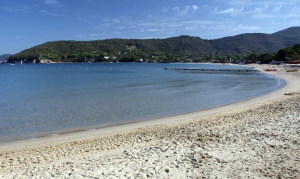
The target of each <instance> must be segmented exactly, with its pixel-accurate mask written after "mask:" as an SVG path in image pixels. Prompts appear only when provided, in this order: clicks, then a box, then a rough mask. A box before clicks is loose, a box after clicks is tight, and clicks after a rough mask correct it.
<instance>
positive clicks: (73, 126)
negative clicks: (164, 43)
mask: <svg viewBox="0 0 300 179" xmlns="http://www.w3.org/2000/svg"><path fill="white" fill-rule="evenodd" d="M164 68H208V69H211V68H230V69H233V68H242V69H244V68H247V69H249V68H248V67H242V66H232V65H230V66H227V65H220V66H218V65H201V64H144V63H120V64H23V65H20V64H16V65H8V64H0V142H3V141H8V140H15V139H21V138H26V137H33V136H39V135H48V134H55V133H60V132H62V131H73V130H80V129H86V128H93V127H104V126H110V125H116V124H121V123H129V122H134V121H141V120H148V119H153V118H158V117H163V116H168V115H174V114H180V113H185V112H191V111H196V110H203V109H207V108H212V107H216V106H220V105H224V104H228V103H233V102H237V101H240V100H245V99H248V98H252V97H255V96H258V95H262V94H265V93H268V92H271V91H274V90H276V89H278V88H280V87H282V86H284V82H282V80H279V79H277V78H275V77H272V76H266V75H264V74H262V73H249V72H248V73H241V72H240V73H232V72H231V73H189V72H187V71H169V70H164Z"/></svg>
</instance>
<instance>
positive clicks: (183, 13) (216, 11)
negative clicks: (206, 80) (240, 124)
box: [0, 0, 300, 55]
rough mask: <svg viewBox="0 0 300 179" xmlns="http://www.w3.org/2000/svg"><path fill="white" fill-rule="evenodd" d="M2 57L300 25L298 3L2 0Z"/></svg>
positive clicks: (270, 30) (290, 0) (264, 0)
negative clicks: (55, 45)
mask: <svg viewBox="0 0 300 179" xmlns="http://www.w3.org/2000/svg"><path fill="white" fill-rule="evenodd" d="M0 24H1V25H0V41H1V42H0V55H1V54H7V53H9V54H15V53H18V52H20V51H22V50H25V49H27V48H31V47H33V46H36V45H40V44H43V43H45V42H48V41H57V40H79V41H83V40H102V39H111V38H124V39H132V38H134V39H152V38H159V39H164V38H169V37H175V36H180V35H189V36H196V37H200V38H202V39H218V38H222V37H227V36H234V35H238V34H242V33H267V34H271V33H274V32H277V31H280V30H284V29H287V28H289V27H294V26H300V0H285V1H283V0H1V1H0Z"/></svg>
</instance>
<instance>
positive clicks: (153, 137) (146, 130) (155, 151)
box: [0, 65, 300, 178]
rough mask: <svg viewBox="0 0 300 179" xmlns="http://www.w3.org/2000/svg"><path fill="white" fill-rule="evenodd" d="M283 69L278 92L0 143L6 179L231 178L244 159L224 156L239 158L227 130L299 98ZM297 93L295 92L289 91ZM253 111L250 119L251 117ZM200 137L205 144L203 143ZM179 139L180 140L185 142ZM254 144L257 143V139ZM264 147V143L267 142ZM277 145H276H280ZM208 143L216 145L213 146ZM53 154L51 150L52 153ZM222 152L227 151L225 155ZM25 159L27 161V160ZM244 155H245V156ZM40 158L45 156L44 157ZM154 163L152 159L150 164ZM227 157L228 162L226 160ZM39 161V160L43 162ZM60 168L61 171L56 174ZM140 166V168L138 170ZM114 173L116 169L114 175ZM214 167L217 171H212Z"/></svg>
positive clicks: (297, 80) (299, 86)
mask: <svg viewBox="0 0 300 179" xmlns="http://www.w3.org/2000/svg"><path fill="white" fill-rule="evenodd" d="M253 66H254V67H257V68H258V69H260V70H262V69H263V67H264V65H253ZM277 68H278V71H276V72H271V73H270V74H273V75H275V76H278V77H280V78H282V79H284V80H285V81H286V86H285V87H284V88H281V89H279V90H277V91H275V92H272V93H268V94H266V95H263V96H259V97H256V98H252V99H249V100H245V101H241V102H237V103H233V104H229V105H225V106H221V107H217V108H212V109H207V110H204V111H199V112H192V113H187V114H181V115H176V116H170V117H166V118H163V119H155V120H151V121H143V122H138V123H133V124H125V125H121V126H113V127H108V128H102V129H101V130H97V129H95V130H88V131H83V132H76V133H68V134H63V135H57V136H54V137H53V136H48V137H43V138H35V139H26V140H21V141H12V142H6V143H0V161H2V164H1V162H0V165H1V167H0V177H1V176H4V177H6V178H13V177H20V176H29V173H30V172H33V173H34V174H35V175H36V176H41V177H46V178H48V177H47V176H48V175H49V176H51V174H50V173H51V172H52V176H53V177H63V176H65V175H68V176H70V178H77V177H78V176H81V177H84V176H86V177H88V176H94V177H95V178H97V177H100V178H104V177H105V176H106V177H113V176H115V177H118V176H119V177H120V176H123V177H124V176H127V177H130V176H132V177H135V178H143V177H145V176H148V175H149V176H150V177H155V178H167V177H170V176H173V177H174V176H175V177H179V178H181V177H183V178H186V177H198V175H197V172H194V171H198V169H199V168H201V169H202V170H203V171H206V172H208V173H205V174H207V175H205V176H211V177H213V176H219V177H220V176H224V177H225V176H226V177H229V178H230V173H231V172H232V171H230V169H234V168H235V167H238V166H239V165H242V164H241V163H239V161H243V160H242V159H238V160H236V159H235V160H234V162H232V161H230V160H229V159H224V156H223V155H228V156H231V157H232V158H234V156H232V155H229V154H231V153H230V152H229V151H228V150H225V149H229V148H228V146H227V147H225V148H224V147H223V148H224V150H222V151H220V150H221V149H220V148H218V146H226V145H225V144H226V143H222V140H225V139H227V138H228V134H227V133H232V132H234V131H235V130H236V129H235V128H232V126H234V125H238V126H239V125H240V123H242V122H245V121H246V124H247V125H250V124H251V125H252V123H253V125H256V123H259V122H257V121H260V120H253V119H250V117H251V118H256V116H255V114H256V113H257V114H258V117H259V115H260V116H264V115H266V116H265V117H264V118H267V117H268V116H267V114H268V109H267V106H272V105H275V104H276V105H280V104H282V105H286V104H288V102H286V101H287V100H291V101H295V100H296V101H297V100H298V98H299V97H298V96H300V95H298V93H299V92H300V91H299V90H300V75H299V73H298V72H297V73H295V74H290V73H287V72H286V71H285V70H284V69H279V67H277ZM292 93H294V94H295V95H284V94H292ZM296 98H297V99H296ZM285 108H287V107H284V108H283V109H284V110H285ZM265 109H266V110H265ZM287 109H288V108H287ZM269 110H271V107H269ZM272 110H273V108H272ZM289 110H292V109H289ZM275 112H277V111H275ZM250 113H251V115H250ZM265 113H266V114H265ZM248 114H249V116H250V117H249V116H247V115H248ZM291 114H293V113H291ZM243 115H246V116H244V117H243V118H240V117H239V116H243ZM296 115H297V114H296ZM270 116H271V115H270ZM275 118H276V117H274V119H275ZM213 119H215V120H213ZM221 119H223V120H221ZM298 120H299V119H298ZM262 121H264V120H262ZM281 123H284V121H281ZM266 124H268V123H266ZM247 125H246V126H247ZM195 126H196V127H195ZM242 126H243V125H242ZM239 127H241V126H239ZM244 127H245V125H244ZM197 128H199V129H201V130H199V129H197ZM206 128H207V129H211V131H206ZM195 130H196V132H195ZM222 130H226V131H227V133H226V132H225V133H224V132H221V131H222ZM255 130H256V129H255V128H249V129H247V128H245V129H244V130H242V131H241V134H243V132H244V131H255ZM218 136H227V138H226V137H225V139H224V138H218ZM199 137H200V138H201V139H200V138H199ZM235 137H236V136H235V135H233V136H231V137H229V138H235ZM268 138H271V137H268ZM255 139H256V138H255ZM199 140H200V143H197V141H199ZM215 140H221V142H217V143H216V142H215V143H214V141H215ZM250 140H251V139H250ZM252 140H253V139H252ZM231 142H232V141H231ZM272 142H273V141H267V142H266V141H265V143H268V144H270V143H272ZM177 143H180V145H179V144H177ZM96 144H97V145H96ZM212 144H213V145H212ZM231 144H232V143H231ZM234 144H235V145H236V146H235V148H234V147H233V148H234V149H232V146H230V147H231V149H232V150H234V151H235V153H239V152H237V151H236V150H246V149H247V147H245V149H242V148H240V147H238V145H237V144H236V143H234ZM250 144H251V143H250ZM250 144H249V145H250ZM254 144H255V145H256V143H254ZM260 145H262V146H264V145H265V144H260ZM260 145H258V146H260ZM272 145H273V144H272ZM295 145H296V144H295ZM273 146H275V148H276V146H277V144H274V145H273ZM207 147H209V148H210V149H207ZM217 149H218V150H217ZM260 151H261V150H258V152H260ZM47 152H48V153H49V156H48V157H47V154H46V153H47ZM217 152H219V153H217ZM220 152H221V153H222V154H223V155H221V153H220ZM226 152H227V153H226ZM228 152H229V153H228ZM256 152H257V151H256ZM261 152H262V151H261ZM296 152H299V150H296ZM240 153H242V152H240ZM249 153H250V154H251V155H252V153H251V152H249V151H247V153H246V154H247V155H248V154H249ZM296 154H299V153H296ZM191 155H193V156H191ZM220 155H221V156H220ZM26 156H27V157H29V158H30V159H28V161H27V160H25V158H26ZM253 156H254V154H253ZM23 157H24V159H21V158H23ZM51 157H52V158H51ZM174 157H175V158H174ZM239 157H241V158H243V157H242V156H240V155H239ZM39 158H42V160H40V159H39ZM183 158H184V159H183ZM200 158H201V159H200ZM254 158H256V157H254ZM275 158H276V157H275ZM10 159H11V160H10ZM137 159H139V160H137ZM175 159H176V160H175ZM131 160H132V161H131ZM146 160H147V161H146ZM82 161H84V162H85V165H84V166H82V165H79V164H82V163H80V162H82ZM133 161H135V162H136V164H134V163H132V162H133ZM149 161H151V162H152V163H149ZM175 161H176V162H175ZM222 161H226V162H224V163H223V162H222ZM228 161H230V162H228ZM35 162H37V164H36V163H35ZM124 162H125V163H124ZM130 162H131V163H130ZM174 162H175V163H176V164H175V163H174ZM205 162H206V163H207V162H210V164H211V165H213V166H215V165H216V167H217V168H218V166H219V165H220V166H225V164H226V165H232V164H236V165H237V166H235V165H232V166H230V167H229V168H226V167H225V168H226V171H224V170H222V169H221V168H218V169H220V170H221V171H216V170H211V168H210V167H209V166H207V165H203V164H204V163H205ZM126 163H127V168H126ZM173 163H174V164H173ZM245 163H247V162H245ZM77 164H78V165H77ZM223 164H224V165H223ZM292 164H294V163H292ZM37 165H38V166H37ZM55 165H57V167H58V168H57V167H55ZM109 165H110V166H109ZM49 166H54V168H52V169H51V170H49V171H48V170H45V168H47V167H48V168H49ZM71 166H73V167H71ZM100 166H101V167H100ZM128 166H129V168H128ZM245 166H246V168H247V167H248V171H244V174H243V175H250V176H252V175H251V174H253V171H252V170H251V166H249V164H248V165H245ZM86 167H89V168H90V169H91V170H90V171H94V172H89V171H86V170H85V169H84V168H86ZM124 167H125V168H124ZM157 167H158V168H157ZM296 167H297V166H296ZM153 168H154V169H153ZM54 169H55V170H59V171H60V172H58V173H55V170H54ZM118 169H124V170H118ZM69 170H70V172H69ZM136 170H137V171H138V172H135V171H136ZM245 170H246V169H245ZM9 171H10V172H9ZM20 171H22V172H20ZM34 171H35V172H34ZM109 171H110V172H109ZM113 171H115V172H114V173H113ZM209 171H211V172H210V173H209ZM237 171H239V170H237ZM249 171H251V172H252V173H251V172H249ZM53 172H54V174H53ZM258 173H259V172H258ZM294 173H295V172H294ZM256 174H257V173H256ZM296 174H297V175H298V176H299V171H298V172H296ZM201 175H202V176H204V174H203V173H202V174H201V172H200V173H199V176H201ZM241 175H242V174H241V173H239V176H241ZM259 176H260V177H263V176H264V175H258V177H259ZM265 177H267V176H265ZM234 178H235V177H234Z"/></svg>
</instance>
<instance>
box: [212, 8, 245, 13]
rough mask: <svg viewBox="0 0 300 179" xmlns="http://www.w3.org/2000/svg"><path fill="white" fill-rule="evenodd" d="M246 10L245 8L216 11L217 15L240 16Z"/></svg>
mask: <svg viewBox="0 0 300 179" xmlns="http://www.w3.org/2000/svg"><path fill="white" fill-rule="evenodd" d="M243 10H244V7H242V8H240V9H237V8H232V7H231V8H228V9H226V10H223V11H219V12H218V11H216V13H217V14H240V13H242V12H243Z"/></svg>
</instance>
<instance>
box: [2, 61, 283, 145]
mask: <svg viewBox="0 0 300 179" xmlns="http://www.w3.org/2000/svg"><path fill="white" fill-rule="evenodd" d="M213 65H218V64H213ZM253 68H254V67H253ZM258 71H259V70H258ZM258 75H261V74H260V73H258ZM265 76H267V75H265ZM271 76H272V77H269V78H274V79H276V80H278V83H277V84H278V86H276V87H272V88H271V89H266V90H265V91H261V92H260V93H259V94H253V95H251V96H247V97H244V98H241V99H239V100H234V101H231V102H224V103H221V104H218V105H217V106H213V107H205V108H200V109H188V110H185V111H182V112H177V113H176V112H175V111H174V113H172V114H166V115H163V114H162V115H158V116H156V117H149V118H147V117H145V118H141V119H139V120H134V121H127V122H118V123H112V124H103V125H102V124H100V125H94V126H87V127H77V128H70V129H63V130H56V131H51V132H45V133H33V134H28V135H19V136H11V137H6V138H0V144H1V143H7V142H13V141H20V140H28V139H29V140H30V139H37V138H44V137H51V136H58V135H66V134H71V133H77V132H83V131H89V130H100V129H101V130H102V129H104V128H111V127H117V126H118V127H122V126H123V125H131V124H135V123H140V122H145V121H150V120H164V119H166V118H174V117H175V118H176V116H179V115H188V114H189V113H195V112H197V113H199V112H200V113H201V112H202V111H206V110H211V109H215V108H219V107H222V106H226V105H230V104H235V103H239V102H242V101H246V100H251V99H253V98H258V97H260V96H263V95H266V94H268V93H272V92H274V91H276V90H279V89H281V88H283V87H284V86H285V81H284V80H282V79H280V78H278V77H276V76H273V75H271Z"/></svg>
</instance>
